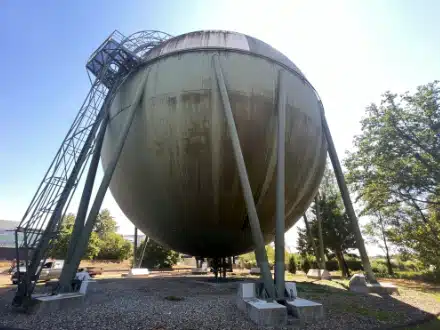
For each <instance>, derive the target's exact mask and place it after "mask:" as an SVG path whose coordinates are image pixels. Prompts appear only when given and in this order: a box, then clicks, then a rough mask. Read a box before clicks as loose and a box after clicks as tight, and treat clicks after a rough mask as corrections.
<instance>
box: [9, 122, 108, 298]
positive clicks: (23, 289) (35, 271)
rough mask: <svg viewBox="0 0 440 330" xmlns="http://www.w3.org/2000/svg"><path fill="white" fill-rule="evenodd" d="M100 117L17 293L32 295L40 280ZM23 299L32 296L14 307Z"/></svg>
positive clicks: (88, 137)
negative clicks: (46, 253) (50, 246)
mask: <svg viewBox="0 0 440 330" xmlns="http://www.w3.org/2000/svg"><path fill="white" fill-rule="evenodd" d="M98 116H101V118H99V117H98V118H97V119H96V122H95V124H94V125H93V127H92V129H91V130H90V132H89V135H88V136H87V139H86V141H85V143H84V146H83V148H82V150H81V152H80V155H79V157H78V160H77V162H76V163H75V165H74V167H73V170H72V172H71V174H70V176H69V179H68V180H67V183H66V185H65V187H64V189H63V191H62V193H61V197H60V199H59V200H58V203H57V205H56V207H55V210H54V212H53V214H52V216H51V217H50V220H49V222H48V224H47V226H46V229H45V231H44V233H43V235H42V238H41V240H40V243H39V244H38V246H37V248H36V249H35V251H34V253H33V255H32V259H31V262H30V264H29V267H28V269H27V270H26V274H25V279H24V281H22V282H20V283H19V285H18V286H19V287H18V289H17V293H30V292H32V291H33V289H32V288H31V289H27V287H28V286H31V287H34V286H35V285H36V282H32V278H33V277H34V276H35V275H36V277H37V278H38V276H39V274H40V272H41V269H42V268H41V267H40V268H38V266H39V265H40V260H41V259H42V258H43V256H44V253H45V252H46V250H47V248H48V247H49V244H50V241H51V240H52V239H53V232H54V230H55V228H56V225H57V223H59V219H60V217H61V216H62V212H63V209H64V206H65V205H66V202H67V200H68V198H69V195H70V192H71V190H72V187H73V186H74V185H75V182H76V180H77V177H78V174H79V172H80V170H81V168H82V165H83V163H84V162H85V161H86V159H87V154H88V152H89V150H90V147H91V145H92V143H93V140H94V138H95V134H96V131H97V130H98V127H99V125H100V122H101V120H102V114H99V115H98ZM23 298H26V299H30V294H29V296H28V297H23V296H20V295H19V294H16V296H15V298H14V300H13V305H15V306H19V305H21V304H22V302H23Z"/></svg>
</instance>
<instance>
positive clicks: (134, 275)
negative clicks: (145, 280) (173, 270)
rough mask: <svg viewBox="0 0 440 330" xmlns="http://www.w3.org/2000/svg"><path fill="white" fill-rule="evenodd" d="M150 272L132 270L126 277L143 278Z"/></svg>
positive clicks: (144, 269) (138, 269) (142, 269)
mask: <svg viewBox="0 0 440 330" xmlns="http://www.w3.org/2000/svg"><path fill="white" fill-rule="evenodd" d="M149 274H150V271H149V270H148V268H132V269H130V271H129V272H128V274H127V277H136V276H145V275H149Z"/></svg>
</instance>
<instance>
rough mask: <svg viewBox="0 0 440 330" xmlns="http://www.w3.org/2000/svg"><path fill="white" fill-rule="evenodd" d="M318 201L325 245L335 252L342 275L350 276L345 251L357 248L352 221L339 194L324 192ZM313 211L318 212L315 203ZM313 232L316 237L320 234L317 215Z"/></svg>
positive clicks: (313, 222) (313, 223) (313, 224)
mask: <svg viewBox="0 0 440 330" xmlns="http://www.w3.org/2000/svg"><path fill="white" fill-rule="evenodd" d="M318 203H319V210H320V213H321V219H322V223H321V225H322V235H323V240H324V242H325V247H326V248H327V249H329V250H331V251H332V252H334V254H335V256H336V259H337V260H338V264H339V269H340V270H341V272H342V276H346V277H348V276H350V271H349V269H348V266H347V263H346V261H345V258H344V253H346V251H347V250H348V249H353V248H356V238H355V235H354V233H353V230H351V228H352V227H351V221H350V219H349V218H348V216H347V214H345V212H344V211H343V208H342V203H341V198H340V197H339V195H337V194H336V195H326V194H325V193H322V194H321V198H320V199H319V201H318ZM312 212H313V213H314V214H316V205H315V204H314V205H313V207H312ZM312 233H313V236H314V237H317V236H318V221H317V220H316V216H315V219H314V220H313V221H312Z"/></svg>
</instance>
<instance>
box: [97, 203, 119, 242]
mask: <svg viewBox="0 0 440 330" xmlns="http://www.w3.org/2000/svg"><path fill="white" fill-rule="evenodd" d="M117 230H118V225H117V223H116V221H115V219H114V218H113V217H112V215H111V214H110V211H109V210H108V209H104V210H102V211H101V212H99V214H98V217H97V219H96V223H95V228H94V231H95V232H96V233H97V234H98V236H99V237H100V238H101V239H102V238H103V237H104V236H105V235H107V234H109V233H116V231H117Z"/></svg>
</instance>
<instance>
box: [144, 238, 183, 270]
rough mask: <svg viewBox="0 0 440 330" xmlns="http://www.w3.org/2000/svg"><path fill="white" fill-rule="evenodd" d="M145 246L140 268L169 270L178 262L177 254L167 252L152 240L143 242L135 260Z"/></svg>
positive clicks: (170, 251)
mask: <svg viewBox="0 0 440 330" xmlns="http://www.w3.org/2000/svg"><path fill="white" fill-rule="evenodd" d="M145 244H147V246H146V248H145V253H144V257H143V260H142V262H141V267H144V268H171V267H172V266H174V265H175V264H176V263H177V262H178V261H179V258H180V256H179V254H178V253H177V252H175V251H172V250H169V249H167V248H165V247H163V246H161V245H159V244H158V243H156V242H154V241H153V240H152V239H149V240H144V241H143V242H142V244H141V246H140V247H139V249H138V251H137V254H138V256H137V258H136V259H137V260H138V258H140V257H141V254H142V251H143V249H144V246H145Z"/></svg>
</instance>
